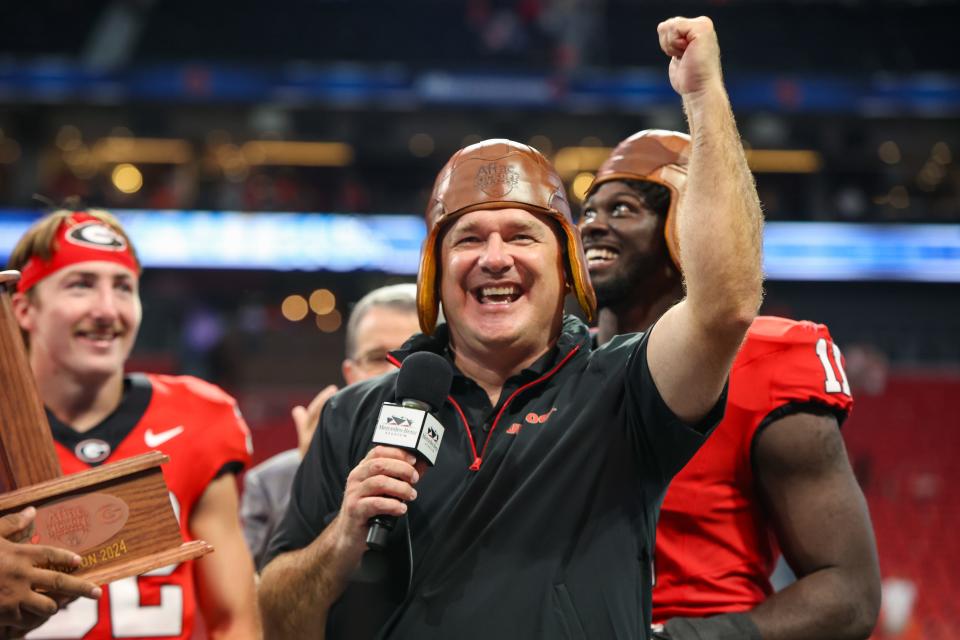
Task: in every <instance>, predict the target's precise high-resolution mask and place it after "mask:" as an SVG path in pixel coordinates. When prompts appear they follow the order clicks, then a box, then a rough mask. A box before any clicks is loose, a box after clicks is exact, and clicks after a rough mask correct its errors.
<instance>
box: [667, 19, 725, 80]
mask: <svg viewBox="0 0 960 640" xmlns="http://www.w3.org/2000/svg"><path fill="white" fill-rule="evenodd" d="M657 34H658V35H659V37H660V48H661V49H663V52H664V53H666V54H667V55H668V56H670V84H671V85H673V89H674V91H676V92H677V93H679V94H680V95H681V96H683V97H684V98H686V97H695V96H696V95H697V94H700V93H703V92H705V91H708V90H711V89H722V88H723V75H722V73H721V71H720V45H719V43H718V42H717V32H716V31H714V29H713V21H712V20H710V18H707V17H703V16H701V17H699V18H670V19H669V20H666V21H664V22H661V23H660V24H659V25H658V26H657Z"/></svg>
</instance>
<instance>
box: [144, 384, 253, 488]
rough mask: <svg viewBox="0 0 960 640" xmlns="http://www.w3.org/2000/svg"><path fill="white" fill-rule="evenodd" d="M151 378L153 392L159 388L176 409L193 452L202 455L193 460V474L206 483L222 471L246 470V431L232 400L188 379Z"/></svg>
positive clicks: (249, 449) (248, 444)
mask: <svg viewBox="0 0 960 640" xmlns="http://www.w3.org/2000/svg"><path fill="white" fill-rule="evenodd" d="M152 377H153V380H154V384H155V388H156V387H159V386H160V384H163V385H164V386H165V388H166V389H167V390H168V391H169V401H170V402H171V403H172V404H174V405H176V406H177V407H179V410H180V412H181V414H182V416H183V422H184V424H186V425H187V428H188V429H189V437H190V440H194V442H193V443H192V445H193V447H194V451H196V450H198V449H199V451H202V455H201V458H200V459H197V458H196V457H194V462H195V464H196V465H198V466H197V467H195V468H194V470H195V472H198V473H200V475H202V476H205V477H204V478H203V479H204V480H205V481H206V482H209V481H210V480H212V479H213V478H214V477H216V476H217V475H218V474H220V473H222V472H224V471H231V472H234V473H239V472H240V471H242V470H243V469H245V468H247V467H248V466H250V462H251V457H252V454H253V446H252V439H251V437H250V429H249V428H248V427H247V423H246V421H245V420H244V419H243V416H242V415H241V413H240V408H239V406H238V405H237V401H236V400H235V399H234V398H233V396H231V395H230V394H228V393H227V392H225V391H224V390H223V389H221V388H220V387H218V386H216V385H214V384H211V383H209V382H206V381H204V380H201V379H199V378H194V377H192V376H175V377H174V376H152ZM201 468H202V469H201ZM201 471H202V472H201ZM206 482H204V485H205V484H206Z"/></svg>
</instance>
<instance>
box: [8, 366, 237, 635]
mask: <svg viewBox="0 0 960 640" xmlns="http://www.w3.org/2000/svg"><path fill="white" fill-rule="evenodd" d="M126 385H127V386H126V390H125V393H124V399H123V402H122V403H121V405H120V407H118V408H117V410H116V411H115V412H114V413H113V414H111V415H110V416H109V417H108V418H107V419H106V420H104V421H103V422H102V423H100V424H99V425H97V426H96V427H94V428H93V429H91V430H89V431H86V432H84V433H77V432H76V431H73V430H72V429H70V428H69V427H68V426H66V425H64V424H63V423H60V422H59V421H58V420H57V419H56V418H55V417H54V416H52V415H51V414H50V413H49V412H48V414H47V415H48V417H49V418H50V422H51V429H52V431H53V434H54V440H55V442H56V450H57V455H58V456H59V458H60V465H61V467H62V468H63V472H64V474H71V473H77V472H78V471H84V470H86V469H89V468H90V467H91V466H96V465H99V464H104V463H109V462H115V461H117V460H121V459H123V458H129V457H132V456H136V455H139V454H142V453H146V452H148V451H151V450H158V451H162V452H163V453H165V454H167V455H168V456H170V462H168V463H166V464H165V465H163V477H164V480H165V481H166V483H167V487H168V488H169V489H170V492H171V495H170V500H171V502H172V503H173V507H174V512H175V513H176V514H177V517H178V519H179V521H180V529H181V531H182V533H183V537H184V539H185V540H191V539H192V538H191V536H190V532H189V531H188V530H187V523H189V522H190V514H191V513H192V512H193V508H194V506H195V505H196V504H197V501H198V500H199V499H200V497H201V496H202V495H203V492H204V491H205V490H206V488H207V485H208V484H210V482H211V481H212V480H213V479H215V478H216V477H217V476H218V475H219V474H221V473H222V472H224V471H231V472H238V471H240V470H241V469H242V468H244V467H245V466H247V465H248V464H249V462H250V454H251V446H250V432H249V430H248V429H247V425H246V423H245V422H244V421H243V418H242V417H241V415H240V412H239V410H238V409H237V403H236V401H235V400H234V399H233V398H232V397H230V396H229V395H227V394H226V393H225V392H224V391H223V390H221V389H220V388H219V387H216V386H214V385H212V384H209V383H207V382H204V381H203V380H199V379H197V378H193V377H189V376H165V375H153V374H148V375H143V374H134V375H131V376H129V377H128V378H127V380H126ZM196 607H197V605H196V597H195V592H194V581H193V562H192V561H191V562H183V563H180V564H178V565H174V566H168V567H162V568H160V569H156V570H154V571H151V572H150V573H148V574H144V575H143V576H139V577H133V578H124V579H123V580H118V581H116V582H113V583H111V584H110V585H108V586H107V587H106V588H104V590H103V597H102V598H101V599H100V600H99V601H93V600H87V599H83V598H81V599H78V600H76V601H74V602H73V603H71V604H70V605H69V606H68V607H66V608H65V609H64V610H63V611H61V612H60V613H58V614H56V615H55V616H53V617H52V618H51V619H50V620H49V621H47V623H46V624H44V625H43V626H41V627H39V628H38V629H36V630H35V631H33V632H31V633H30V634H29V635H28V636H27V637H28V638H30V639H34V638H56V639H58V640H72V639H75V638H76V639H84V640H87V639H98V640H99V639H103V640H106V639H108V638H109V639H112V638H183V639H188V638H190V636H191V635H192V633H193V623H194V616H195V614H196Z"/></svg>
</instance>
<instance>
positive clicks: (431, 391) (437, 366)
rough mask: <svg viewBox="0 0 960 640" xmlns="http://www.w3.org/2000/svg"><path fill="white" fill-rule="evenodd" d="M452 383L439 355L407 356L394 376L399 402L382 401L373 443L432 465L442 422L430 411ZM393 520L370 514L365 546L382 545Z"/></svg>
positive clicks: (441, 400)
mask: <svg viewBox="0 0 960 640" xmlns="http://www.w3.org/2000/svg"><path fill="white" fill-rule="evenodd" d="M452 383H453V370H452V369H451V368H450V364H449V363H448V362H447V361H446V360H444V359H443V358H442V357H441V356H438V355H437V354H435V353H429V352H420V353H414V354H413V355H411V356H409V357H407V358H406V359H405V360H404V361H403V366H401V367H400V374H399V375H398V376H397V391H396V398H397V399H398V401H399V404H392V403H388V402H385V403H383V406H382V407H381V408H380V416H379V417H378V418H377V427H376V429H374V431H373V444H375V445H378V444H382V445H387V446H391V447H398V448H400V449H405V450H407V451H410V452H411V453H413V454H415V455H417V456H418V457H419V458H421V459H423V460H426V461H427V462H428V463H429V464H430V465H433V464H434V463H435V462H436V461H437V453H439V451H440V442H441V440H443V425H441V424H440V422H439V421H438V420H437V419H436V418H435V417H434V416H433V415H431V414H432V413H435V412H437V411H439V409H440V407H442V406H443V403H444V401H445V400H446V397H447V395H448V394H449V393H450V385H451V384H452ZM394 524H396V518H394V517H393V516H386V515H380V516H376V517H375V518H373V519H372V520H371V521H370V531H369V532H368V533H367V546H368V547H370V548H371V549H378V550H379V549H383V548H384V547H385V546H386V543H387V534H389V533H390V531H391V530H392V529H393V526H394Z"/></svg>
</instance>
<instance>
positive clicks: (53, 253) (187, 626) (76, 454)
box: [10, 209, 258, 640]
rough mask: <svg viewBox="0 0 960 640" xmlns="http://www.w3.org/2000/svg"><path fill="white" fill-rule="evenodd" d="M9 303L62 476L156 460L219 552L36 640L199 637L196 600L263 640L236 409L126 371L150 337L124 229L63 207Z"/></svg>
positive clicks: (236, 634) (169, 380)
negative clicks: (242, 518) (245, 522)
mask: <svg viewBox="0 0 960 640" xmlns="http://www.w3.org/2000/svg"><path fill="white" fill-rule="evenodd" d="M10 268H11V269H16V270H18V271H20V272H21V274H22V277H21V279H20V281H19V282H18V283H17V291H16V292H15V293H14V295H13V297H12V302H13V309H14V315H15V316H16V318H17V321H18V323H19V324H20V327H21V329H22V330H23V333H24V336H25V338H26V340H27V346H28V351H29V360H30V366H31V368H32V369H33V373H34V377H35V378H36V380H37V386H38V388H39V390H40V396H41V398H42V399H43V402H44V404H45V405H46V408H47V416H48V417H49V419H50V426H51V428H52V431H53V435H54V440H55V442H56V445H55V446H56V449H57V454H58V457H59V458H60V464H61V466H62V468H63V471H64V473H68V474H69V473H75V472H78V471H82V470H84V469H88V468H90V467H92V466H96V465H100V464H103V463H107V462H113V461H116V460H119V459H122V458H127V457H130V456H135V455H137V454H140V453H145V452H147V451H150V450H159V451H162V452H163V453H165V454H167V455H169V456H170V462H169V463H168V464H166V465H164V469H163V475H164V478H165V479H166V482H167V486H168V487H169V488H170V492H171V501H172V502H173V506H174V511H175V512H176V513H177V516H178V518H179V520H180V525H181V529H182V531H183V535H184V537H185V538H186V539H194V538H200V539H203V540H206V541H208V542H210V543H211V544H212V545H213V546H214V548H215V551H214V553H211V554H209V555H207V556H205V557H203V558H200V559H199V560H196V561H191V562H184V563H181V564H178V565H175V566H168V567H163V568H160V569H157V570H155V571H152V572H150V573H148V574H145V575H142V576H139V577H132V578H126V579H123V580H118V581H116V582H113V583H111V584H109V585H107V586H106V587H105V588H104V589H103V597H102V598H101V599H100V600H99V601H94V600H87V599H80V600H77V601H75V602H74V603H72V604H70V605H69V606H68V607H66V608H65V609H64V610H63V611H61V612H60V613H58V614H56V615H55V616H53V617H52V618H51V619H50V620H49V621H48V622H47V623H46V624H44V625H42V626H41V627H39V628H37V629H36V630H35V631H33V632H32V633H31V634H30V635H29V636H28V637H29V638H57V639H59V640H67V639H72V638H84V639H92V638H103V639H106V638H184V639H186V638H190V636H191V634H192V632H193V626H194V616H195V613H196V607H197V605H198V604H199V606H200V609H201V611H202V613H203V617H204V621H205V623H206V627H207V630H208V634H209V636H210V637H211V638H230V639H239V638H254V637H257V635H258V620H257V613H256V611H257V609H256V602H255V585H254V579H253V563H252V561H251V559H250V554H249V553H248V552H247V549H246V545H245V544H244V541H243V535H242V533H241V529H240V524H239V519H238V516H237V510H238V505H237V502H238V499H237V488H236V483H235V480H234V474H235V473H236V472H237V471H239V470H240V469H242V468H243V467H244V466H245V465H246V464H248V462H249V460H250V447H249V433H248V431H247V427H246V425H245V423H244V421H243V418H242V417H241V416H240V413H239V411H238V410H237V405H236V402H235V401H234V400H233V398H231V397H230V396H228V395H227V394H226V393H224V392H223V391H222V390H221V389H219V388H217V387H215V386H213V385H211V384H208V383H206V382H203V381H202V380H198V379H196V378H192V377H188V376H164V375H152V374H130V375H125V374H124V363H125V362H126V360H127V357H128V356H129V354H130V350H131V348H132V347H133V343H134V340H135V339H136V336H137V330H138V329H139V327H140V320H141V315H142V311H141V306H140V294H139V289H138V286H139V277H140V263H139V261H138V259H137V256H136V253H135V251H134V248H133V246H132V244H131V243H130V240H129V238H128V237H127V235H126V233H125V232H124V230H123V229H122V228H121V226H120V224H119V223H118V222H117V220H116V219H115V218H114V217H113V216H112V215H110V214H108V213H106V212H100V211H85V210H72V209H71V210H60V211H55V212H53V213H51V214H49V215H47V216H45V217H44V218H42V219H41V220H40V221H38V222H37V223H36V224H35V225H33V226H32V227H31V228H30V229H29V230H28V231H27V232H26V234H24V236H23V237H22V238H21V239H20V241H19V242H18V243H17V246H16V247H15V248H14V251H13V253H12V255H11V257H10Z"/></svg>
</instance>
